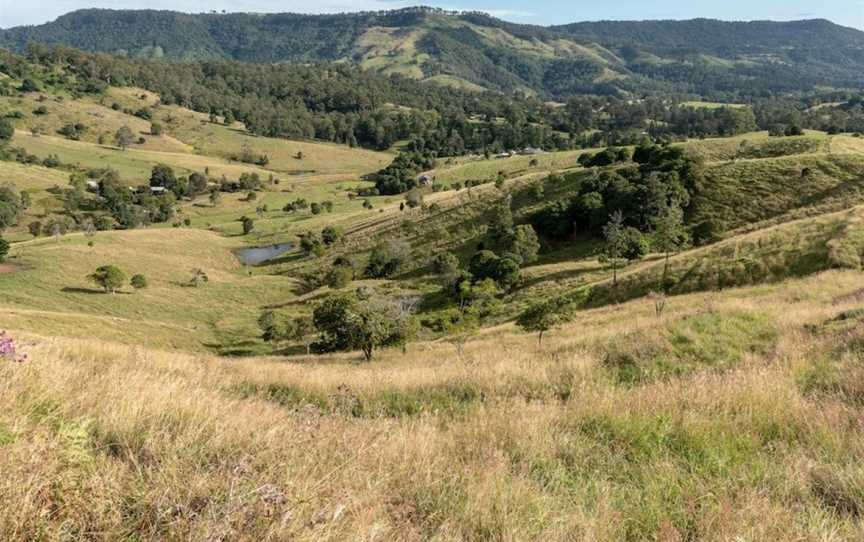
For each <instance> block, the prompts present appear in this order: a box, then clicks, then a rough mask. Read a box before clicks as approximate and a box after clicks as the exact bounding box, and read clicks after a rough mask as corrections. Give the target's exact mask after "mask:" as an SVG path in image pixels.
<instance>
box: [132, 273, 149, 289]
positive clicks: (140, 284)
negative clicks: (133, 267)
mask: <svg viewBox="0 0 864 542" xmlns="http://www.w3.org/2000/svg"><path fill="white" fill-rule="evenodd" d="M129 285H130V286H132V287H133V288H135V289H136V290H141V289H144V288H146V287H147V277H145V276H144V275H140V274H138V275H133V276H132V279H131V280H130V281H129Z"/></svg>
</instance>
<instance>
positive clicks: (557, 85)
mask: <svg viewBox="0 0 864 542" xmlns="http://www.w3.org/2000/svg"><path fill="white" fill-rule="evenodd" d="M28 43H45V44H64V45H68V46H72V47H76V48H81V49H84V50H89V51H102V52H110V53H115V54H122V55H128V56H131V57H138V58H150V59H153V58H166V59H174V60H193V59H232V60H239V61H246V62H261V63H273V62H291V63H307V62H322V61H326V62H332V61H351V62H356V63H358V64H359V65H361V66H363V67H365V68H368V69H372V70H377V71H380V72H383V73H399V74H402V75H406V76H409V77H413V78H417V79H422V80H428V81H430V82H433V83H437V84H446V85H455V86H459V87H462V88H486V89H491V90H499V91H505V92H511V91H522V92H527V93H536V94H539V95H542V96H547V97H550V98H562V97H566V96H569V95H572V94H574V93H601V94H610V93H620V92H632V93H643V94H644V93H650V92H676V93H690V94H694V95H702V96H711V97H715V98H727V99H728V98H730V97H733V96H742V95H751V96H753V95H759V94H760V93H764V92H766V91H770V92H788V91H795V90H809V89H811V88H813V87H814V86H817V85H822V86H824V85H828V86H833V87H857V86H860V85H861V83H862V81H864V77H862V75H861V73H862V70H861V68H862V67H864V33H862V32H859V31H857V30H853V29H850V28H845V27H841V26H838V25H835V24H832V23H830V22H828V21H824V20H807V21H795V22H789V23H775V22H749V23H745V22H735V23H733V22H721V21H716V20H706V19H700V20H692V21H632V22H630V21H626V22H625V21H622V22H591V23H574V24H571V25H563V26H556V27H549V28H545V27H539V26H530V25H519V24H513V23H509V22H505V21H502V20H499V19H495V18H493V17H490V16H488V15H485V14H482V13H464V12H458V13H456V12H445V11H442V10H437V9H432V8H406V9H401V10H394V11H382V12H365V13H355V14H338V15H300V14H291V13H279V14H267V15H257V14H242V13H235V14H214V13H210V14H185V13H178V12H170V11H152V10H135V11H117V10H101V9H88V10H79V11H74V12H72V13H69V14H67V15H64V16H62V17H59V18H58V19H57V20H55V21H53V22H50V23H47V24H44V25H40V26H30V27H17V28H11V29H7V30H2V31H0V46H2V47H6V48H10V49H13V50H17V51H22V50H24V49H25V48H26V46H27V44H28Z"/></svg>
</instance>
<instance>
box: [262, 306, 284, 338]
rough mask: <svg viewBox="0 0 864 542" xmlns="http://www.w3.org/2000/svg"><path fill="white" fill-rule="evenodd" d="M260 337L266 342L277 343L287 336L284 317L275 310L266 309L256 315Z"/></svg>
mask: <svg viewBox="0 0 864 542" xmlns="http://www.w3.org/2000/svg"><path fill="white" fill-rule="evenodd" d="M258 328H259V329H260V330H261V338H262V339H264V340H265V341H267V342H268V343H278V342H280V341H283V340H285V339H287V338H288V336H289V332H290V330H289V326H288V322H287V321H286V320H285V318H284V317H283V316H282V315H280V314H278V313H277V312H275V311H272V310H267V311H264V312H262V313H261V316H260V317H258Z"/></svg>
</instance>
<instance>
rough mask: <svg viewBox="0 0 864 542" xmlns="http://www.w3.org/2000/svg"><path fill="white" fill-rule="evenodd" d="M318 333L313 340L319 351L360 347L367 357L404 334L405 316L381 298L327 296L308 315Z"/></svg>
mask: <svg viewBox="0 0 864 542" xmlns="http://www.w3.org/2000/svg"><path fill="white" fill-rule="evenodd" d="M312 320H313V322H314V324H315V328H316V329H317V330H318V332H319V333H320V335H321V338H320V340H319V341H318V343H316V345H317V347H318V349H319V350H320V351H323V352H335V351H348V350H360V351H361V352H362V353H363V357H364V359H366V361H370V360H371V359H372V357H373V355H374V352H375V349H377V348H380V347H382V346H398V345H400V344H403V343H404V342H405V341H406V340H407V337H408V329H409V326H408V325H407V319H406V318H403V317H402V315H401V314H400V312H399V310H398V307H397V305H396V304H395V303H392V302H390V301H388V300H386V299H384V298H381V297H378V296H374V295H373V296H366V295H360V294H358V293H356V292H355V293H351V294H342V295H337V296H333V297H329V298H327V299H325V300H324V301H323V302H321V304H320V305H318V307H316V308H315V311H314V313H313V316H312Z"/></svg>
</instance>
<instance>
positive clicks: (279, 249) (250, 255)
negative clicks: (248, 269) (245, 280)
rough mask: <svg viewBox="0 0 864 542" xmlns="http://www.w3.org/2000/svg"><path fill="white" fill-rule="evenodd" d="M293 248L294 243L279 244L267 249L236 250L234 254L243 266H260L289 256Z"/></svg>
mask: <svg viewBox="0 0 864 542" xmlns="http://www.w3.org/2000/svg"><path fill="white" fill-rule="evenodd" d="M293 248H294V245H293V244H292V243H279V244H276V245H269V246H266V247H252V248H240V249H237V250H235V251H234V254H235V255H236V256H237V258H238V259H239V260H240V262H242V263H243V265H258V264H259V263H264V262H266V261H269V260H272V259H274V258H278V257H279V256H282V255H283V254H287V253H288V252H291V249H293Z"/></svg>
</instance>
